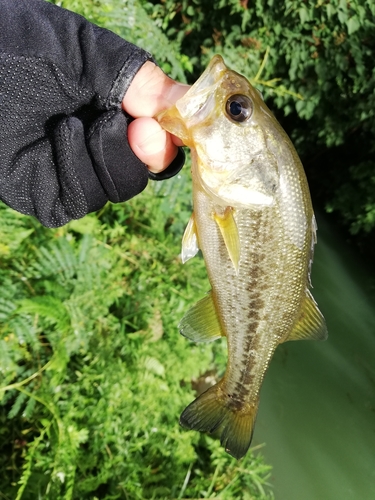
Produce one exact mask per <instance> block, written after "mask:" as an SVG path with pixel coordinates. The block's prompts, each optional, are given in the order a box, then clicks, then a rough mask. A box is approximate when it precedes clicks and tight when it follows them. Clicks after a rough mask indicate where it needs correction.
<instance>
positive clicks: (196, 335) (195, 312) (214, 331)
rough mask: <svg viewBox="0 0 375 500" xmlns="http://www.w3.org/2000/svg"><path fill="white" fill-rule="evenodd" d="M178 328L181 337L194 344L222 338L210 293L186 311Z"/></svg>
mask: <svg viewBox="0 0 375 500" xmlns="http://www.w3.org/2000/svg"><path fill="white" fill-rule="evenodd" d="M178 327H179V329H180V333H181V335H183V336H184V337H186V338H188V339H190V340H193V341H194V342H212V341H214V340H217V339H219V338H220V337H222V336H224V333H223V331H222V329H221V326H220V322H219V318H218V316H217V313H216V309H215V304H214V301H213V298H212V292H209V293H208V294H207V295H206V296H205V297H204V298H203V299H201V300H199V301H198V302H197V303H196V304H195V305H194V306H193V307H192V308H191V309H189V310H188V312H187V313H186V314H185V316H184V317H183V318H182V320H181V321H180V323H179V325H178Z"/></svg>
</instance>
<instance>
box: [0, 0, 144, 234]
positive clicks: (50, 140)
mask: <svg viewBox="0 0 375 500" xmlns="http://www.w3.org/2000/svg"><path fill="white" fill-rule="evenodd" d="M149 59H151V56H150V54H148V53H147V52H145V51H143V50H141V49H139V48H138V47H136V46H134V45H132V44H130V43H128V42H126V41H124V40H122V39H121V38H120V37H118V36H117V35H115V34H113V33H111V32H110V31H107V30H104V29H101V28H98V27H97V26H94V25H92V24H90V23H88V22H87V21H86V20H85V19H84V18H82V17H81V16H78V15H76V14H73V13H72V12H69V11H67V10H64V9H61V8H59V7H56V6H54V5H52V4H49V3H47V2H45V1H44V0H0V198H1V199H2V200H3V201H4V202H5V203H7V204H8V205H10V206H11V207H13V208H14V209H16V210H18V211H20V212H22V213H25V214H30V215H34V216H35V217H37V218H38V219H39V220H40V221H41V222H42V224H44V225H46V226H50V227H56V226H60V225H63V224H65V223H66V222H68V221H69V220H70V219H75V218H79V217H82V216H83V215H85V214H86V213H88V212H90V211H93V210H96V209H98V208H100V207H102V206H103V205H104V204H105V203H106V201H107V200H111V201H115V202H118V201H125V200H127V199H129V198H131V197H132V196H134V195H136V194H138V193H139V192H140V191H142V189H144V187H145V186H146V184H147V179H148V170H147V168H146V166H145V165H144V164H143V163H142V162H140V160H138V158H137V157H136V156H135V155H134V154H133V153H132V151H131V150H130V147H129V145H128V143H127V140H126V137H127V135H126V134H127V124H128V122H129V120H130V118H129V117H127V116H126V115H125V114H124V113H123V112H122V111H121V101H122V98H123V96H124V94H125V92H126V90H127V89H128V87H129V85H130V83H131V81H132V79H133V77H134V75H135V74H136V73H137V71H138V70H139V69H140V67H141V66H142V65H143V64H144V63H145V62H146V61H147V60H149Z"/></svg>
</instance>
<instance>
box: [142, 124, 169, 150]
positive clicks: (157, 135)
mask: <svg viewBox="0 0 375 500" xmlns="http://www.w3.org/2000/svg"><path fill="white" fill-rule="evenodd" d="M166 141H167V134H166V132H165V130H162V129H160V130H158V131H157V132H154V133H153V134H151V135H149V136H148V137H147V139H145V140H144V141H142V142H141V143H139V144H138V147H139V149H140V150H141V151H142V152H143V153H144V154H146V155H153V154H156V153H159V152H160V151H162V150H163V149H164V148H165V145H166Z"/></svg>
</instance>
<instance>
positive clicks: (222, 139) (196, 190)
mask: <svg viewBox="0 0 375 500" xmlns="http://www.w3.org/2000/svg"><path fill="white" fill-rule="evenodd" d="M157 119H158V120H159V122H160V123H161V125H162V126H163V127H164V128H165V129H166V130H169V131H170V132H171V133H174V134H175V135H177V136H178V137H180V138H181V139H182V140H183V141H184V143H185V144H186V145H188V146H190V148H191V150H192V181H193V206H194V213H193V215H192V218H191V219H190V221H189V224H188V226H187V229H186V231H185V234H184V237H183V243H182V260H183V261H186V260H188V259H189V258H191V257H193V256H194V255H195V254H196V253H197V251H198V249H200V250H201V251H202V254H203V257H204V260H205V264H206V268H207V273H208V277H209V281H210V283H211V286H212V290H211V292H210V293H209V294H208V295H207V296H206V297H205V298H203V299H202V300H200V301H199V302H198V303H197V304H196V305H195V306H193V308H192V309H191V310H189V311H188V312H187V313H186V315H185V316H184V318H183V319H182V320H181V323H180V331H181V333H182V334H183V335H185V336H186V337H188V338H190V339H191V340H194V341H196V342H207V341H212V340H215V339H217V338H219V337H220V336H226V337H227V345H228V362H227V367H226V372H225V375H224V377H223V378H222V379H221V380H220V381H219V382H218V383H217V384H216V385H215V386H213V387H211V388H209V389H208V390H207V391H206V392H204V393H203V394H201V395H200V396H199V397H198V398H197V399H196V400H195V401H193V402H192V403H191V404H190V405H189V406H188V407H187V408H186V409H185V410H184V412H183V413H182V415H181V419H180V422H181V424H182V425H184V426H186V427H188V428H190V429H195V430H198V431H205V432H211V433H213V432H215V433H218V434H219V435H220V438H221V442H222V444H223V446H224V447H225V448H226V450H227V451H228V452H229V453H230V454H232V455H233V456H235V457H236V458H241V457H242V456H243V455H244V454H245V453H246V451H247V450H248V448H249V446H250V443H251V438H252V433H253V428H254V423H255V418H256V414H257V408H258V403H259V394H260V389H261V385H262V381H263V378H264V376H265V373H266V371H267V368H268V365H269V363H270V360H271V358H272V355H273V353H274V351H275V349H276V347H277V346H278V344H280V343H281V342H285V341H287V340H299V339H316V340H324V339H325V338H326V336H327V331H326V326H325V322H324V318H323V316H322V315H321V313H320V311H319V309H318V308H317V305H316V303H315V301H314V299H313V298H312V296H311V294H310V292H309V287H310V267H311V262H312V254H313V246H314V244H315V242H316V237H315V230H316V226H315V219H314V214H313V209H312V205H311V200H310V194H309V190H308V186H307V181H306V177H305V174H304V171H303V168H302V165H301V162H300V160H299V158H298V155H297V153H296V151H295V149H294V148H293V146H292V144H291V142H290V140H289V138H288V137H287V135H286V134H285V132H284V131H283V130H282V128H281V127H280V125H279V124H278V122H277V121H276V119H275V118H274V117H273V115H272V114H271V112H270V111H269V110H268V108H267V106H266V105H265V104H264V102H263V100H262V98H261V96H260V95H259V93H258V92H257V91H256V90H255V89H254V88H253V87H252V86H251V85H250V83H249V82H248V81H247V80H246V79H245V78H244V77H242V76H241V75H239V74H237V73H235V72H233V71H231V70H229V69H228V68H227V67H226V66H225V64H224V62H223V60H222V58H221V57H220V56H215V57H214V58H213V60H212V61H211V63H210V65H209V66H208V68H207V69H206V71H205V72H204V73H203V75H202V76H201V77H200V78H199V79H198V81H197V82H196V83H195V84H194V85H193V87H192V88H191V89H190V90H189V92H188V93H187V94H186V95H185V96H184V97H183V98H182V99H180V101H178V102H177V103H176V106H174V107H172V108H171V109H169V110H166V111H165V112H163V113H161V114H160V115H158V116H157Z"/></svg>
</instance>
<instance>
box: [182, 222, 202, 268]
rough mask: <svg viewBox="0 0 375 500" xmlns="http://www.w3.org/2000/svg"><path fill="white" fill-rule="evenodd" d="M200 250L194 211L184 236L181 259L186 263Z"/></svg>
mask: <svg viewBox="0 0 375 500" xmlns="http://www.w3.org/2000/svg"><path fill="white" fill-rule="evenodd" d="M198 251H199V247H198V236H197V227H196V225H195V218H194V213H193V214H192V215H191V217H190V219H189V222H188V224H187V226H186V229H185V232H184V235H183V237H182V248H181V260H182V263H183V264H185V262H187V261H188V260H189V259H191V258H192V257H194V255H197V253H198Z"/></svg>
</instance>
